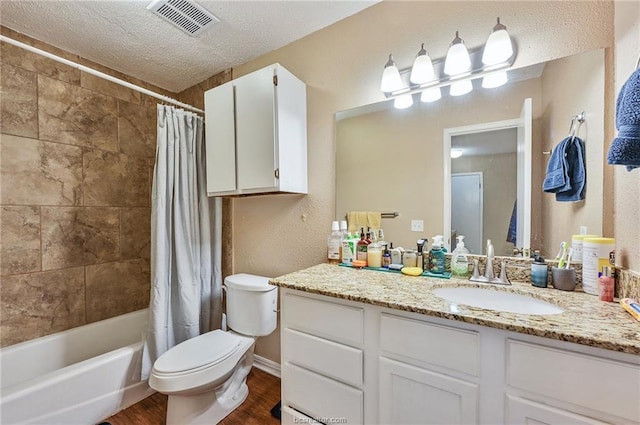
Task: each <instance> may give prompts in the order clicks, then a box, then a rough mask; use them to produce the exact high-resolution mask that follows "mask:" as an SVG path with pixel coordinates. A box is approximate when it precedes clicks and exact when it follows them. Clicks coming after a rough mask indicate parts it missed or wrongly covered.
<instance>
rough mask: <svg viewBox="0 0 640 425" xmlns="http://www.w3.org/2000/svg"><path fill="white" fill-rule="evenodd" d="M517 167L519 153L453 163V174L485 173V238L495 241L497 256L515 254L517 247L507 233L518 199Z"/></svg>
mask: <svg viewBox="0 0 640 425" xmlns="http://www.w3.org/2000/svg"><path fill="white" fill-rule="evenodd" d="M515 144H516V141H515V139H514V140H513V145H514V146H515ZM517 168H518V167H517V157H516V154H515V153H506V154H500V155H475V156H467V157H465V156H462V157H460V158H457V159H453V160H451V172H452V173H471V172H481V173H482V186H483V200H482V221H483V223H482V229H483V234H482V239H483V240H487V239H491V243H492V244H493V247H494V251H495V255H511V254H512V253H513V246H514V245H513V244H512V243H510V242H507V232H508V229H509V223H510V222H511V213H512V211H513V203H514V202H515V200H516V196H517V187H516V183H517V182H516V179H514V176H516V175H517V171H518V170H517ZM455 246H456V241H451V249H454V248H455ZM482 246H484V244H482Z"/></svg>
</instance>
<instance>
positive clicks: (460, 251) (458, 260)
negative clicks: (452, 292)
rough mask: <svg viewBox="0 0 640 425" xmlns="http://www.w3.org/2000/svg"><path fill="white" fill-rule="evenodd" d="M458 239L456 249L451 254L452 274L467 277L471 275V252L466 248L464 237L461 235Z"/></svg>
mask: <svg viewBox="0 0 640 425" xmlns="http://www.w3.org/2000/svg"><path fill="white" fill-rule="evenodd" d="M457 239H458V244H457V245H456V249H454V250H453V252H452V253H451V273H452V274H453V275H454V276H461V277H466V276H467V274H469V257H468V255H469V250H468V249H467V248H465V246H464V236H462V235H460V236H458V237H457Z"/></svg>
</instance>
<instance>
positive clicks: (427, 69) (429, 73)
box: [409, 43, 434, 84]
mask: <svg viewBox="0 0 640 425" xmlns="http://www.w3.org/2000/svg"><path fill="white" fill-rule="evenodd" d="M433 76H434V72H433V63H432V62H431V58H430V57H429V54H428V53H427V51H426V50H425V48H424V43H422V47H421V49H420V51H419V52H418V56H416V59H415V60H414V61H413V67H411V76H410V77H409V81H411V82H412V83H413V84H424V83H426V82H427V81H431V80H433Z"/></svg>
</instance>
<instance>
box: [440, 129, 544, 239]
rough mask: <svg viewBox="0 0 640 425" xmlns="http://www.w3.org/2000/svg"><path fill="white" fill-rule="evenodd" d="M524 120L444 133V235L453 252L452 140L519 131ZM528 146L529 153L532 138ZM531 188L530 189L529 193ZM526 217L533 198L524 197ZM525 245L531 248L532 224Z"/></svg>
mask: <svg viewBox="0 0 640 425" xmlns="http://www.w3.org/2000/svg"><path fill="white" fill-rule="evenodd" d="M521 124H522V120H521V119H520V118H514V119H510V120H503V121H492V122H487V123H481V124H473V125H466V126H462V127H450V128H445V129H444V131H443V146H442V148H443V149H442V152H443V163H444V167H443V168H444V205H443V207H444V208H443V209H444V215H443V218H444V227H443V230H442V231H443V235H444V240H445V245H446V246H447V249H448V250H449V251H451V242H452V241H451V139H452V138H453V137H454V136H460V135H464V134H472V133H482V132H485V131H494V130H504V129H509V128H515V129H517V128H518V127H519V126H521ZM525 143H526V146H525V150H527V151H528V152H529V153H530V152H531V138H530V137H529V138H526V142H525ZM530 160H531V155H530V154H529V161H530ZM528 170H529V172H530V171H531V165H530V164H529V167H528ZM526 180H527V181H528V182H529V183H530V182H531V177H530V176H529V178H528V179H526ZM530 190H531V188H530V187H529V193H530ZM523 208H524V211H525V214H524V215H525V217H529V221H531V220H530V217H531V196H525V197H524V205H523ZM523 233H524V235H523V236H524V237H523V241H524V242H523V244H524V245H525V246H524V247H525V248H529V244H530V240H531V223H529V226H524V227H523Z"/></svg>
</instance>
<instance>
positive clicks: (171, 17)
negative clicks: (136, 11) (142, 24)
mask: <svg viewBox="0 0 640 425" xmlns="http://www.w3.org/2000/svg"><path fill="white" fill-rule="evenodd" d="M147 9H148V10H150V11H152V12H154V13H155V14H156V15H160V16H161V17H162V18H164V19H165V20H167V21H169V22H171V23H172V24H173V25H175V26H176V27H178V28H180V29H181V30H182V31H184V32H186V33H187V34H189V35H191V36H193V37H195V36H197V35H199V34H200V33H201V32H202V31H204V30H206V29H207V28H209V27H210V26H212V25H213V24H215V23H216V22H220V20H219V19H218V18H216V17H215V16H213V14H211V12H209V11H208V10H206V9H205V8H203V7H202V6H200V5H199V4H196V3H195V2H193V1H191V0H153V1H152V2H151V4H150V5H149V6H147Z"/></svg>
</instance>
